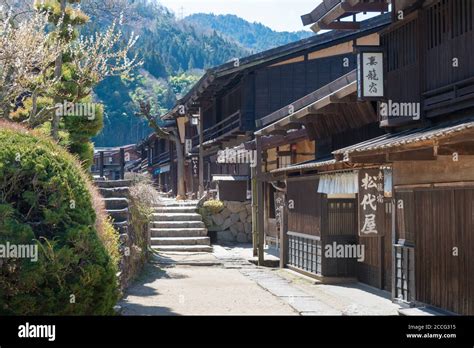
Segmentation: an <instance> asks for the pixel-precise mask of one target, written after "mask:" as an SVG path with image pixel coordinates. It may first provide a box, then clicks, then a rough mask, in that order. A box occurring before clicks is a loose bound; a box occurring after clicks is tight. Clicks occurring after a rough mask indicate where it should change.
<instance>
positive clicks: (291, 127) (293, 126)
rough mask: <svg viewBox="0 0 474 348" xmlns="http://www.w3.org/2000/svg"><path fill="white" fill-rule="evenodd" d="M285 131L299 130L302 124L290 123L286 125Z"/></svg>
mask: <svg viewBox="0 0 474 348" xmlns="http://www.w3.org/2000/svg"><path fill="white" fill-rule="evenodd" d="M285 128H286V129H301V128H303V123H301V122H290V123H288V124H287V125H286V127H285Z"/></svg>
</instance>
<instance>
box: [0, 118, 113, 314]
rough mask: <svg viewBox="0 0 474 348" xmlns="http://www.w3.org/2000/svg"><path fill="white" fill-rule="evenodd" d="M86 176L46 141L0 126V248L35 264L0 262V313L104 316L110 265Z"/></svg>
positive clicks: (109, 302) (109, 309)
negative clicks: (27, 248)
mask: <svg viewBox="0 0 474 348" xmlns="http://www.w3.org/2000/svg"><path fill="white" fill-rule="evenodd" d="M92 199H93V197H92V193H91V190H90V183H89V182H88V178H87V177H86V175H85V174H84V173H83V171H82V170H81V166H80V164H79V163H78V161H77V160H76V159H75V158H74V157H73V156H72V155H70V154H69V153H68V152H67V151H65V150H64V149H62V148H61V147H60V146H58V145H56V144H55V143H53V142H52V141H50V140H49V138H46V137H44V136H42V135H40V134H39V133H32V132H27V131H26V130H23V129H21V128H19V127H15V126H12V125H9V124H8V123H1V122H0V245H6V244H7V242H8V243H10V245H20V244H36V245H38V247H39V248H38V249H39V259H38V261H37V262H31V260H30V259H12V258H7V259H0V314H2V315H86V314H89V315H108V314H113V306H114V305H115V304H116V301H117V298H118V285H117V279H116V272H117V266H116V264H115V262H114V261H113V259H112V257H111V255H110V251H107V249H106V247H105V246H104V245H103V243H102V242H101V239H100V238H99V235H98V231H97V221H96V219H97V218H96V212H95V210H94V205H93V201H92Z"/></svg>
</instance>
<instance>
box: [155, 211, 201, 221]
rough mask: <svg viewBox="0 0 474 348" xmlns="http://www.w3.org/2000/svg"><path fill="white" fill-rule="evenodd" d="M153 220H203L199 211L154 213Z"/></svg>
mask: <svg viewBox="0 0 474 348" xmlns="http://www.w3.org/2000/svg"><path fill="white" fill-rule="evenodd" d="M153 221H188V222H189V221H202V217H201V215H199V214H197V213H153Z"/></svg>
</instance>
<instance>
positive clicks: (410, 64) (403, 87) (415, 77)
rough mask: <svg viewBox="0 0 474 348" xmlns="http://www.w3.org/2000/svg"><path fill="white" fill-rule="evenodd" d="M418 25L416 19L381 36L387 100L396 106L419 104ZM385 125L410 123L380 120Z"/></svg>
mask: <svg viewBox="0 0 474 348" xmlns="http://www.w3.org/2000/svg"><path fill="white" fill-rule="evenodd" d="M420 35H421V34H420V21H419V18H418V16H414V17H412V18H410V19H406V20H405V21H404V24H403V25H402V26H399V27H396V28H395V29H393V30H391V31H389V32H387V33H386V34H384V35H382V36H381V45H382V46H383V47H385V50H386V77H385V78H386V84H387V92H386V97H387V100H391V101H393V102H397V103H408V102H410V103H420V102H421V93H422V90H421V83H422V81H421V79H420V77H421V75H420V68H421V67H420V52H419V46H420V40H421V39H420ZM381 120H382V121H384V122H387V125H390V126H391V125H400V124H404V123H407V122H411V120H410V119H409V118H408V117H386V118H381Z"/></svg>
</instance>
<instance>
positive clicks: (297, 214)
mask: <svg viewBox="0 0 474 348" xmlns="http://www.w3.org/2000/svg"><path fill="white" fill-rule="evenodd" d="M318 182H319V180H317V179H314V180H295V181H288V202H290V201H293V202H294V204H295V208H294V209H289V210H288V230H289V231H292V232H298V233H303V234H308V235H312V236H320V235H321V215H322V209H321V206H322V204H326V203H325V202H326V198H325V195H322V194H319V193H318V192H317V191H318Z"/></svg>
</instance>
